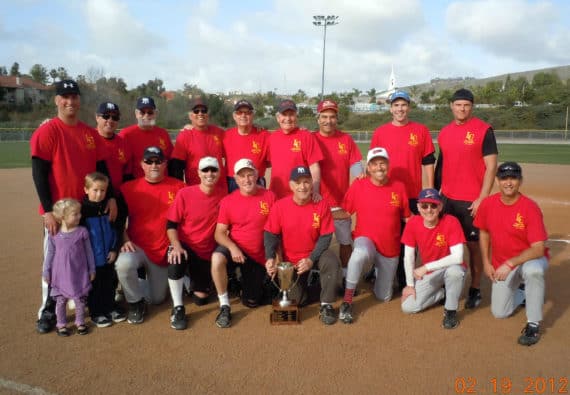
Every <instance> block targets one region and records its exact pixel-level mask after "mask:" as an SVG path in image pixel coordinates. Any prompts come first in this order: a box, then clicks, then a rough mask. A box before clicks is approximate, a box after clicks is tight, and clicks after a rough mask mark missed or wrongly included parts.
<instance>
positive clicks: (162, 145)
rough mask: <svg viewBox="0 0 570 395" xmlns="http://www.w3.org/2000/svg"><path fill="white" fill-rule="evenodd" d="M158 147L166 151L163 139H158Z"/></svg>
mask: <svg viewBox="0 0 570 395" xmlns="http://www.w3.org/2000/svg"><path fill="white" fill-rule="evenodd" d="M158 146H159V147H160V149H162V150H165V149H166V143H165V142H164V139H163V138H162V137H161V138H159V139H158Z"/></svg>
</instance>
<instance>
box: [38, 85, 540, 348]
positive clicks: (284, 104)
mask: <svg viewBox="0 0 570 395" xmlns="http://www.w3.org/2000/svg"><path fill="white" fill-rule="evenodd" d="M55 90H56V95H55V99H54V102H55V106H56V108H57V115H56V116H55V117H54V118H53V119H50V120H48V121H46V122H44V123H43V124H42V125H40V126H39V127H38V128H37V129H36V130H35V131H34V133H33V134H32V138H31V140H30V153H31V160H32V178H33V182H34V185H35V190H36V192H37V196H38V199H39V203H40V204H39V213H40V215H42V217H43V226H44V239H43V250H44V253H43V256H44V261H43V266H42V272H41V273H42V303H41V306H40V309H39V311H38V320H37V323H36V329H37V331H38V332H39V333H42V334H43V333H49V332H51V331H53V330H55V332H56V334H57V335H58V336H62V337H66V336H69V335H71V334H72V333H77V334H80V335H86V334H88V333H90V331H92V327H93V326H96V327H98V328H103V327H109V326H111V325H112V324H113V323H118V322H122V321H127V322H128V323H130V324H141V323H143V321H144V319H145V315H146V313H147V310H148V309H149V308H152V306H154V305H159V304H162V303H166V301H167V299H168V297H170V300H171V301H172V310H171V314H170V318H169V322H168V323H165V325H166V324H169V325H170V326H171V327H172V328H173V329H175V330H184V329H186V328H187V327H188V320H189V318H191V316H192V314H187V311H186V310H187V309H190V307H189V306H188V304H190V301H192V302H193V303H195V304H196V305H197V306H202V305H206V304H209V303H215V301H216V299H217V303H219V312H218V314H217V317H216V319H215V323H213V324H214V325H216V326H217V327H219V328H229V327H230V326H231V325H232V311H231V303H230V299H232V298H234V297H239V299H240V301H241V303H242V304H243V305H244V306H246V307H248V308H256V307H258V306H263V305H271V304H273V305H274V306H276V305H277V306H278V305H279V303H278V302H277V301H279V300H280V299H281V301H282V305H283V301H284V300H285V299H288V300H290V301H293V303H294V304H295V305H296V306H298V307H300V308H302V307H303V306H306V305H308V304H312V303H317V304H318V305H319V306H320V307H319V319H320V321H321V322H322V323H323V324H324V325H332V324H335V323H336V322H337V321H340V322H341V323H344V324H351V323H353V322H355V323H356V324H358V320H360V319H366V317H359V316H358V310H359V306H358V304H359V303H358V301H357V300H354V301H353V299H354V297H355V295H357V294H358V287H361V286H362V281H363V280H364V279H365V278H366V279H368V280H369V281H372V282H373V285H372V292H373V295H374V297H375V298H376V299H377V300H378V301H379V302H387V301H390V300H391V299H392V298H393V297H394V296H397V297H399V298H400V303H401V310H402V312H403V313H404V314H414V313H419V312H421V311H423V310H425V309H428V308H442V311H443V318H442V321H441V323H439V322H438V323H436V324H435V325H440V326H441V327H442V328H443V329H445V330H451V329H454V328H457V327H458V326H459V324H460V319H459V318H460V315H461V314H459V313H460V312H461V308H464V309H476V308H478V306H479V305H480V303H481V301H482V300H483V298H485V299H487V300H489V301H490V307H491V313H492V316H490V317H489V318H490V319H492V318H493V317H494V318H507V317H509V316H511V315H512V314H513V313H514V312H515V311H516V310H517V309H520V308H521V309H524V310H525V314H526V319H527V320H526V323H524V327H523V329H522V332H521V333H520V334H517V335H516V336H515V334H513V336H514V337H515V338H516V339H517V341H518V343H519V344H521V345H526V346H531V345H533V344H535V343H537V342H538V341H539V339H540V333H541V331H540V322H541V321H542V318H543V304H544V294H545V272H546V269H547V267H548V249H547V248H546V246H545V242H546V241H547V239H548V235H547V232H546V229H545V225H544V221H543V216H542V212H541V210H540V208H539V207H538V205H537V204H536V203H535V202H534V201H533V200H531V199H530V198H528V197H527V196H525V195H524V194H523V193H521V187H522V183H523V170H522V168H521V166H520V165H519V164H518V163H516V162H503V163H501V162H500V161H499V155H500V154H499V151H498V148H497V143H496V139H495V134H494V131H493V128H492V126H491V125H489V124H488V123H486V122H485V121H483V120H481V119H479V118H477V117H475V116H474V115H473V110H474V105H475V98H474V96H473V94H472V92H471V91H469V90H467V89H459V90H457V91H456V92H455V93H454V94H453V96H452V97H451V98H450V103H449V107H450V122H449V124H447V125H446V126H444V127H443V128H442V129H441V131H439V134H438V136H437V145H438V147H439V149H438V152H437V153H436V149H435V146H434V142H433V141H432V137H431V135H430V132H429V130H428V128H427V127H426V126H425V125H422V124H420V123H417V122H414V121H412V120H410V111H411V108H412V106H411V101H412V100H411V97H410V95H409V94H408V93H407V92H405V91H402V90H397V91H395V92H394V93H393V94H392V95H391V97H390V100H389V106H390V113H391V115H392V120H391V121H390V122H388V123H386V124H384V125H380V126H379V127H378V128H377V129H376V130H375V131H374V134H373V136H372V139H371V142H370V145H369V147H368V150H367V152H366V154H365V155H362V154H361V152H360V149H359V147H358V146H357V144H356V143H355V141H354V140H353V138H352V136H351V135H350V134H349V133H346V132H343V131H341V130H339V129H338V127H337V122H338V111H339V108H338V104H337V103H336V102H334V101H332V100H326V99H325V100H322V101H321V102H320V103H319V104H318V106H317V115H316V116H317V124H318V130H316V131H309V130H306V129H303V128H302V127H300V126H299V125H298V111H297V105H296V103H295V102H294V101H292V100H289V99H286V100H282V101H281V102H279V103H278V104H277V106H276V115H275V116H276V119H277V123H278V125H279V127H278V129H277V130H275V131H271V132H270V131H267V130H265V129H262V128H259V127H257V126H255V125H254V124H253V119H254V114H255V109H254V106H253V105H252V104H251V103H250V102H249V101H248V100H245V99H242V100H238V101H237V102H235V103H233V104H232V105H233V120H234V121H235V126H234V127H231V128H229V129H227V130H224V129H222V128H220V127H218V126H215V125H213V124H211V123H210V122H209V115H208V103H207V101H206V100H205V99H204V98H202V97H194V98H192V99H191V100H190V103H189V108H188V118H189V123H188V124H187V125H185V126H184V127H183V128H182V129H181V130H180V132H179V133H178V135H177V137H176V139H175V142H174V143H173V142H172V141H171V138H170V136H169V134H168V132H167V131H166V130H165V129H163V128H161V127H159V126H157V121H158V118H159V109H158V108H157V106H156V104H155V101H154V99H153V98H152V97H140V98H138V100H137V102H136V103H133V107H134V109H129V110H128V111H129V112H130V111H134V113H135V116H136V120H137V122H136V124H134V125H130V126H126V127H123V128H122V129H121V130H120V132H118V133H117V130H118V126H119V122H120V120H121V110H120V109H119V107H118V106H117V105H116V104H115V103H113V102H111V101H107V102H103V103H101V104H100V105H99V106H98V108H96V109H93V110H94V111H93V117H94V122H95V124H96V127H95V128H93V127H91V126H89V125H88V124H87V122H84V121H87V120H84V121H82V120H80V119H79V109H80V105H81V92H80V89H79V86H78V85H77V83H76V82H75V81H73V80H63V81H59V82H57V83H56V84H55ZM122 110H123V112H124V111H125V109H122ZM89 121H90V122H91V120H89ZM268 170H269V171H268ZM266 174H267V175H268V179H266ZM494 187H495V188H496V190H497V191H498V192H496V193H492V191H493V188H494ZM333 238H334V241H335V242H334V243H332V242H333ZM337 246H338V248H337ZM284 263H288V264H289V267H290V268H291V270H290V271H289V272H290V273H288V275H291V274H294V281H293V280H292V279H291V278H287V276H285V275H283V271H282V269H283V267H285V266H284V265H283V264H284ZM38 269H39V266H38ZM466 279H468V280H469V282H470V283H469V286H468V289H466V295H465V298H464V300H463V301H461V303H460V299H461V298H462V294H463V289H464V285H465V282H466ZM279 280H281V281H279ZM285 280H287V281H288V283H289V285H290V289H284V288H282V289H281V291H280V290H279V288H278V287H279V285H280V284H282V283H284V282H285ZM483 281H490V282H491V288H490V295H486V294H482V293H481V283H482V282H483ZM284 291H285V292H284ZM283 294H285V295H283ZM185 295H189V296H190V298H189V299H186V306H185V298H184V296H185ZM73 306H74V310H75V311H74V314H72V311H71V309H68V308H69V307H73ZM438 306H439V307H438ZM68 312H69V314H70V316H73V317H74V320H75V322H74V324H75V325H73V326H72V325H70V324H69V323H68ZM86 314H87V315H88V316H89V318H90V320H89V321H90V322H88V321H87V320H86ZM464 325H469V323H468V321H466V322H465V323H464ZM238 326H239V325H238Z"/></svg>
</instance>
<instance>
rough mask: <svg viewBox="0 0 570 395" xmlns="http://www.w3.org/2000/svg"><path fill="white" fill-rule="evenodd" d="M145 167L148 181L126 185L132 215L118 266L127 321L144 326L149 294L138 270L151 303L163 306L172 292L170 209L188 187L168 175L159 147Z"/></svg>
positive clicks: (145, 157) (146, 156)
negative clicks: (169, 264)
mask: <svg viewBox="0 0 570 395" xmlns="http://www.w3.org/2000/svg"><path fill="white" fill-rule="evenodd" d="M139 166H141V167H142V169H143V173H144V177H140V178H136V179H134V180H132V181H128V182H126V183H124V184H123V185H122V187H121V192H122V194H123V197H124V199H125V202H126V207H127V211H128V226H127V229H126V231H125V232H124V236H123V246H122V247H121V252H120V254H119V257H118V258H117V262H116V263H115V269H116V270H117V276H118V277H119V282H120V283H121V286H122V288H123V293H124V294H125V299H126V300H127V302H128V303H129V312H128V315H127V320H128V322H129V323H130V324H141V323H142V322H143V321H144V315H145V310H146V306H145V299H144V297H145V292H144V290H143V287H142V284H141V281H139V278H138V273H137V271H138V269H139V268H141V267H144V268H145V270H146V275H147V281H148V289H149V299H150V300H149V302H150V303H151V304H160V303H162V302H163V301H164V298H165V297H166V290H167V289H168V281H167V280H168V262H167V256H166V252H167V249H168V246H169V244H170V243H169V241H168V238H167V237H166V232H165V229H166V220H167V212H168V208H169V207H170V206H171V205H172V203H173V202H174V197H175V196H176V193H177V192H178V191H179V190H180V189H181V188H182V187H183V186H184V184H183V183H182V182H181V181H180V180H177V179H175V178H172V177H168V176H167V175H166V167H167V161H166V157H165V155H164V153H163V152H162V150H161V149H160V148H159V147H148V148H147V149H145V150H144V153H143V159H142V161H141V163H140V164H139Z"/></svg>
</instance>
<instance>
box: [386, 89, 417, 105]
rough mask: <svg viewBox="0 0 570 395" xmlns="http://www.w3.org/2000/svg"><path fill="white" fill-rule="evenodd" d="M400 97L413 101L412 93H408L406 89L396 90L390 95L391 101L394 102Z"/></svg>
mask: <svg viewBox="0 0 570 395" xmlns="http://www.w3.org/2000/svg"><path fill="white" fill-rule="evenodd" d="M398 99H403V100H405V101H407V102H408V103H409V102H411V101H412V100H411V99H410V95H408V92H405V91H396V92H394V93H392V95H390V103H394V102H395V101H396V100H398Z"/></svg>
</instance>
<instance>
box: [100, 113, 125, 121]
mask: <svg viewBox="0 0 570 395" xmlns="http://www.w3.org/2000/svg"><path fill="white" fill-rule="evenodd" d="M99 116H100V117H101V118H103V119H104V120H105V121H108V120H109V118H111V119H112V120H113V121H115V122H119V121H120V120H121V117H120V116H119V115H111V114H99Z"/></svg>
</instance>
